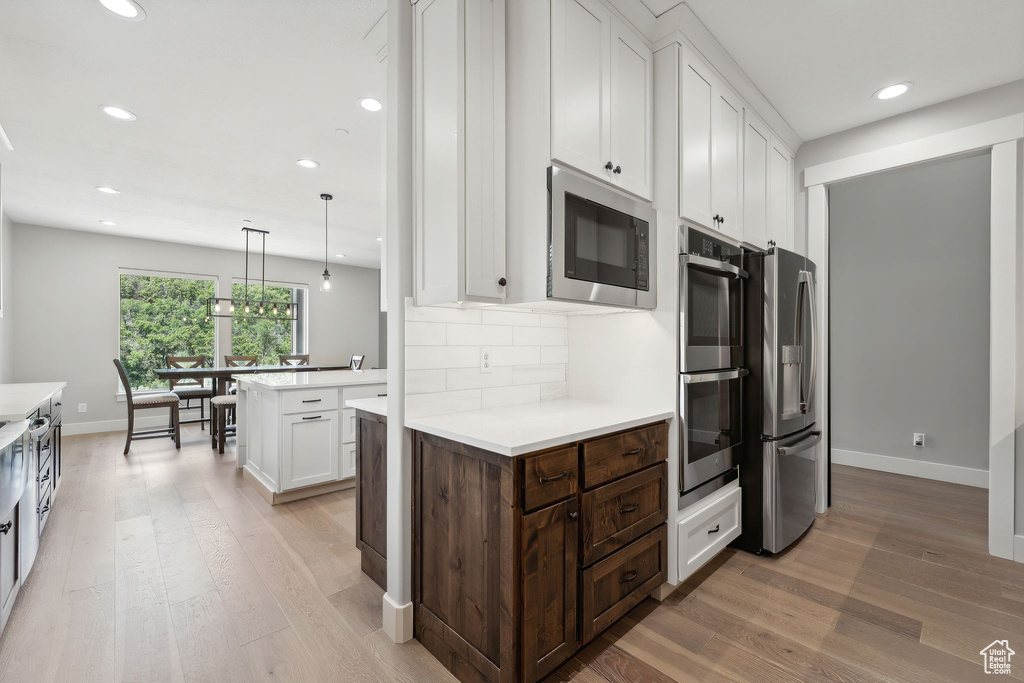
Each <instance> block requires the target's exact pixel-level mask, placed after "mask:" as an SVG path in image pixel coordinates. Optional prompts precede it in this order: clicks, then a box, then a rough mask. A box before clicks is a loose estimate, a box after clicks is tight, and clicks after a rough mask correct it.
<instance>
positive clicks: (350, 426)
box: [341, 408, 356, 443]
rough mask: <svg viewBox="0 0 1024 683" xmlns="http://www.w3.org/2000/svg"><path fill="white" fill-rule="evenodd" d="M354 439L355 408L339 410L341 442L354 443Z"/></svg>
mask: <svg viewBox="0 0 1024 683" xmlns="http://www.w3.org/2000/svg"><path fill="white" fill-rule="evenodd" d="M355 440H356V409H355V408H342V410H341V442H342V443H354V442H355Z"/></svg>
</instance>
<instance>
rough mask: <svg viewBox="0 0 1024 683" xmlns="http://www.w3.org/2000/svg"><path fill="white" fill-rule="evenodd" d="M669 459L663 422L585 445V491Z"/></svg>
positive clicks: (666, 427) (666, 428)
mask: <svg viewBox="0 0 1024 683" xmlns="http://www.w3.org/2000/svg"><path fill="white" fill-rule="evenodd" d="M667 457H668V425H667V424H666V423H664V422H662V423H660V424H656V425H651V426H649V427H641V428H640V429H634V430H632V431H629V432H623V433H621V434H613V435H612V436H606V437H604V438H603V439H596V440H594V441H588V442H587V443H585V444H583V488H587V489H589V488H592V487H594V486H598V485H599V484H603V483H605V482H606V481H611V480H612V479H618V478H619V477H622V476H625V475H627V474H630V473H632V472H636V471H637V470H639V469H643V468H644V467H647V466H648V465H653V464H654V463H656V462H660V461H661V460H665V459H666V458H667Z"/></svg>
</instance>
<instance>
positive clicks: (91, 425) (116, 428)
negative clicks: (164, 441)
mask: <svg viewBox="0 0 1024 683" xmlns="http://www.w3.org/2000/svg"><path fill="white" fill-rule="evenodd" d="M166 426H167V415H160V416H156V415H152V416H150V415H147V416H146V417H139V418H136V420H135V429H136V430H139V429H154V428H156V427H166ZM62 429H63V432H64V436H72V435H74V434H100V433H102V432H126V431H128V418H124V419H121V420H98V421H96V422H64V425H63V427H62Z"/></svg>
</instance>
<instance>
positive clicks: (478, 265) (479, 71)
mask: <svg viewBox="0 0 1024 683" xmlns="http://www.w3.org/2000/svg"><path fill="white" fill-rule="evenodd" d="M414 43H415V45H414V60H415V64H414V76H413V79H414V106H415V113H414V153H413V159H414V170H413V182H414V190H415V204H414V214H415V246H416V249H415V254H416V257H415V289H414V293H415V301H416V304H417V305H427V304H439V303H450V302H455V301H481V302H487V303H502V302H503V301H504V300H505V287H504V279H505V276H506V274H505V3H504V0H420V1H419V2H417V3H416V24H415V33H414Z"/></svg>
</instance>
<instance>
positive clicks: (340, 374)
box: [231, 370, 388, 391]
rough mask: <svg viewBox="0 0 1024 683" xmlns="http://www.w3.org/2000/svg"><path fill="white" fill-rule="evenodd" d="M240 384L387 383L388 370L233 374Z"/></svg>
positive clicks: (321, 385)
mask: <svg viewBox="0 0 1024 683" xmlns="http://www.w3.org/2000/svg"><path fill="white" fill-rule="evenodd" d="M231 378H232V379H233V380H235V381H236V382H239V383H240V384H254V385H256V386H258V387H260V388H261V389H272V390H282V391H283V390H288V389H313V388H325V387H349V386H356V385H359V384H385V383H387V381H388V371H387V370H325V371H322V372H257V373H252V374H248V375H247V374H239V375H232V377H231Z"/></svg>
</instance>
